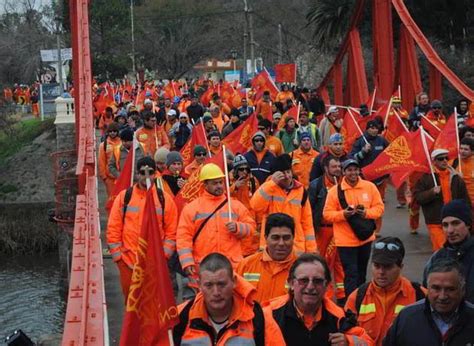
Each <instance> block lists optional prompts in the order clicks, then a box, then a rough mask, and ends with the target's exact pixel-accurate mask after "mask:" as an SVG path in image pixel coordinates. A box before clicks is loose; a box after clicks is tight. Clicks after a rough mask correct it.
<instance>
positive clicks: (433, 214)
mask: <svg viewBox="0 0 474 346" xmlns="http://www.w3.org/2000/svg"><path fill="white" fill-rule="evenodd" d="M435 177H436V181H437V183H438V186H440V183H439V176H438V174H437V173H435ZM433 187H434V183H433V177H432V175H431V174H428V173H425V174H423V175H422V176H421V178H420V179H419V180H418V182H417V183H416V184H415V188H414V190H413V196H414V197H415V199H416V201H417V202H418V204H420V205H421V208H422V209H423V215H424V216H425V222H426V224H427V225H430V224H434V225H440V224H441V209H442V208H443V193H442V192H440V193H439V194H437V195H436V194H435V193H434V192H433V191H432V189H433ZM451 198H452V199H464V200H465V201H466V203H468V204H469V205H471V200H470V198H469V195H468V193H467V189H466V184H465V183H464V180H463V179H462V178H461V177H460V176H459V175H458V174H454V175H452V176H451Z"/></svg>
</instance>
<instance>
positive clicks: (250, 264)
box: [236, 213, 296, 303]
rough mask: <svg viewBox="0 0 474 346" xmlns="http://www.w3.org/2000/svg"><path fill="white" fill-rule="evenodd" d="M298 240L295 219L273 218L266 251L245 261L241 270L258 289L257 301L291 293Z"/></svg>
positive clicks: (269, 221)
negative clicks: (292, 269)
mask: <svg viewBox="0 0 474 346" xmlns="http://www.w3.org/2000/svg"><path fill="white" fill-rule="evenodd" d="M294 238H295V221H294V220H293V218H292V217H291V216H289V215H287V214H284V213H274V214H270V215H269V216H268V218H267V222H266V223H265V241H266V247H265V249H264V250H263V251H259V252H257V253H255V254H253V255H252V256H249V257H246V258H244V260H243V261H242V262H240V264H239V266H238V267H237V270H236V272H237V274H239V275H241V276H243V277H244V279H245V280H247V281H248V282H250V283H251V284H252V285H254V286H255V288H256V289H257V292H256V295H255V296H254V299H255V300H256V301H258V302H259V303H264V302H266V301H268V300H270V299H273V298H275V297H279V296H281V295H284V294H286V293H287V292H288V285H287V284H286V280H287V278H288V273H289V271H290V267H291V265H292V264H293V262H294V261H295V260H296V255H295V253H294V251H293V241H294Z"/></svg>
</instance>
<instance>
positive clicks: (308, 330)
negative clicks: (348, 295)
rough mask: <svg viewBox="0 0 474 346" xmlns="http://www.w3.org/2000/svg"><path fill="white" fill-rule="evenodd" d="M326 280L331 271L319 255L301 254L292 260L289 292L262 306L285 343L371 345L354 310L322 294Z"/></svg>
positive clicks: (295, 345)
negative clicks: (278, 328)
mask: <svg viewBox="0 0 474 346" xmlns="http://www.w3.org/2000/svg"><path fill="white" fill-rule="evenodd" d="M329 282H331V273H330V271H329V268H328V265H327V264H326V261H325V260H324V259H323V258H322V257H320V256H318V255H314V254H304V255H301V256H300V257H299V258H298V259H297V260H296V261H295V262H294V263H293V265H292V266H291V268H290V273H289V276H288V285H289V293H288V294H287V295H284V296H281V297H278V298H275V299H273V300H271V301H270V302H269V304H268V305H267V307H265V308H264V311H265V312H267V311H268V310H270V311H272V315H273V319H274V320H275V321H276V322H277V324H278V326H279V327H280V329H281V332H282V334H283V337H284V338H285V342H286V345H288V346H293V345H294V346H300V345H333V346H335V345H340V346H342V345H345V346H347V345H374V343H373V341H372V339H371V338H370V336H368V335H367V333H366V331H365V330H364V329H363V328H361V327H358V326H357V322H356V321H355V318H354V315H353V314H352V315H351V314H346V313H345V312H344V310H343V309H342V308H341V307H339V306H337V305H336V303H334V302H333V301H332V300H331V299H329V298H327V297H325V294H326V290H327V286H328V283H329Z"/></svg>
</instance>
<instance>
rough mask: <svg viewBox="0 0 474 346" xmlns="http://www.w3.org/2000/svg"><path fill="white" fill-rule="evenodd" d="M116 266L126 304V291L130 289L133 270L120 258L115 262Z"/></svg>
mask: <svg viewBox="0 0 474 346" xmlns="http://www.w3.org/2000/svg"><path fill="white" fill-rule="evenodd" d="M117 268H118V270H119V273H120V285H121V286H122V293H123V296H124V298H125V304H127V297H128V291H129V290H130V284H131V283H132V273H133V270H132V269H131V268H130V267H129V266H128V265H127V264H126V263H125V262H124V261H122V260H120V261H118V262H117Z"/></svg>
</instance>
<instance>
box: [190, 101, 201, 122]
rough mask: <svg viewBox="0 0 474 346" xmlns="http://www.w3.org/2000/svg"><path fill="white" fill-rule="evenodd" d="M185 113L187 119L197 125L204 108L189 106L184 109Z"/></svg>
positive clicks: (198, 105)
mask: <svg viewBox="0 0 474 346" xmlns="http://www.w3.org/2000/svg"><path fill="white" fill-rule="evenodd" d="M186 113H187V114H188V116H189V119H192V120H194V123H197V121H198V120H199V118H201V117H202V116H203V115H204V108H203V107H202V106H201V105H200V104H197V105H194V106H193V105H189V106H188V107H187V108H186Z"/></svg>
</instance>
